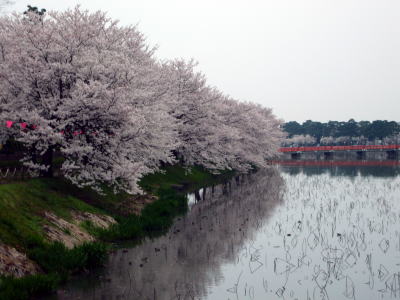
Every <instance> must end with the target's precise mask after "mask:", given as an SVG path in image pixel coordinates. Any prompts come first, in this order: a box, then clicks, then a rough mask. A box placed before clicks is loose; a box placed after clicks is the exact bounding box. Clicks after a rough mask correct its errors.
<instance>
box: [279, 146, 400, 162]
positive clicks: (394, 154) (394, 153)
mask: <svg viewBox="0 0 400 300" xmlns="http://www.w3.org/2000/svg"><path fill="white" fill-rule="evenodd" d="M399 150H400V145H353V146H315V147H283V148H280V149H279V151H280V152H283V153H290V154H291V156H292V158H293V159H296V158H300V156H301V153H305V152H314V153H318V152H323V153H324V155H325V158H330V157H333V153H335V152H347V151H354V152H357V157H358V158H365V153H366V152H370V151H385V152H387V158H389V159H396V158H398V157H399V153H398V152H399Z"/></svg>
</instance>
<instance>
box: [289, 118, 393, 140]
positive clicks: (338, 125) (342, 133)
mask: <svg viewBox="0 0 400 300" xmlns="http://www.w3.org/2000/svg"><path fill="white" fill-rule="evenodd" d="M283 129H284V130H285V131H286V132H287V134H288V136H287V139H286V141H285V142H284V145H285V146H290V145H315V144H321V145H328V144H332V145H347V144H371V143H384V144H393V143H399V142H400V123H399V122H395V121H387V120H376V121H372V122H370V121H359V122H357V121H355V120H354V119H350V120H349V121H347V122H339V121H329V122H326V123H322V122H315V121H311V120H307V121H305V122H303V123H302V124H300V123H298V122H296V121H291V122H287V123H285V124H284V125H283Z"/></svg>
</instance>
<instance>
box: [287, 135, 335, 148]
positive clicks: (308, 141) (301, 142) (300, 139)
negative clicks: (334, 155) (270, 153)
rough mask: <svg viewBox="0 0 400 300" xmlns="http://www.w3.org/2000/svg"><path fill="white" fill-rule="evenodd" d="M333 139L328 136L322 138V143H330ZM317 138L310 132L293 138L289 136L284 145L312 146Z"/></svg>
mask: <svg viewBox="0 0 400 300" xmlns="http://www.w3.org/2000/svg"><path fill="white" fill-rule="evenodd" d="M330 141H331V140H330V139H328V138H327V137H325V138H322V139H321V143H329V142H330ZM316 142H317V141H316V139H315V138H314V137H312V136H311V135H309V134H306V135H302V134H300V135H294V136H292V137H291V138H287V139H285V140H284V141H283V145H284V146H294V147H298V146H311V145H315V144H316Z"/></svg>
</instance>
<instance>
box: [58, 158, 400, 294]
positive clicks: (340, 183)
mask: <svg viewBox="0 0 400 300" xmlns="http://www.w3.org/2000/svg"><path fill="white" fill-rule="evenodd" d="M188 205H189V210H188V213H187V214H186V215H185V216H182V217H180V218H178V219H177V220H176V222H175V223H174V225H173V227H172V228H171V229H170V230H169V231H168V233H167V234H165V235H164V236H162V237H159V238H155V239H148V240H146V241H144V242H143V243H142V244H141V245H139V246H136V247H133V248H122V249H120V250H118V251H116V252H114V253H113V254H111V256H110V258H109V261H108V263H107V266H106V267H105V268H104V270H101V271H99V272H96V273H95V274H91V275H87V276H80V277H79V278H76V279H74V280H73V281H71V282H69V283H68V284H67V285H66V286H64V287H62V288H61V289H60V290H59V291H58V293H57V296H54V297H53V299H105V300H111V299H143V300H145V299H152V300H155V299H168V300H170V299H176V300H183V299H208V300H228V299H229V300H239V299H272V300H273V299H297V300H317V299H331V300H340V299H359V300H368V299H370V300H377V299H397V298H400V168H399V166H398V165H397V166H396V165H390V164H386V165H379V164H377V165H373V166H368V165H362V166H357V165H352V166H343V165H340V166H335V165H330V166H315V165H311V166H310V165H309V166H302V165H295V166H275V167H271V169H268V170H263V171H260V172H257V173H255V174H251V175H248V176H242V177H238V178H235V179H232V181H230V182H228V183H226V184H224V185H219V186H215V187H213V188H211V187H208V188H205V189H202V190H200V191H199V192H198V193H196V195H195V194H189V195H188Z"/></svg>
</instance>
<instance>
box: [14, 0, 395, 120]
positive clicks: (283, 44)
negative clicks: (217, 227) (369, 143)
mask: <svg viewBox="0 0 400 300" xmlns="http://www.w3.org/2000/svg"><path fill="white" fill-rule="evenodd" d="M15 2H16V3H15V5H14V6H13V7H12V8H11V9H15V10H17V11H24V10H25V8H26V6H27V4H31V5H34V6H38V7H39V8H46V9H55V10H62V9H65V8H67V7H74V6H75V5H76V4H81V6H82V7H83V8H87V9H89V10H91V11H95V10H99V9H100V10H103V11H107V12H108V13H109V16H111V17H112V18H115V19H119V20H120V21H121V23H122V24H139V29H140V30H141V31H142V32H143V33H144V34H145V35H146V36H147V39H148V41H149V42H150V43H151V44H152V45H155V44H157V45H158V46H159V50H158V52H157V56H158V57H159V58H175V57H180V58H192V57H193V58H195V59H196V60H197V61H199V70H201V71H202V72H203V73H205V74H206V76H207V78H208V82H209V84H211V85H214V86H217V87H218V88H219V89H220V90H221V91H223V92H225V93H226V94H229V95H231V96H232V97H234V98H236V99H239V100H249V101H253V102H258V103H262V104H264V105H265V106H268V107H272V108H273V109H274V112H275V114H276V115H277V116H278V117H280V118H283V119H284V120H286V121H289V120H297V121H304V120H306V119H312V120H317V121H328V120H348V119H350V118H354V119H356V120H375V119H388V120H396V121H400V1H399V0H247V1H244V0H242V1H235V0H202V1H198V0H196V1H194V0H129V1H128V0H80V1H76V0H36V1H25V0H16V1H15Z"/></svg>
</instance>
